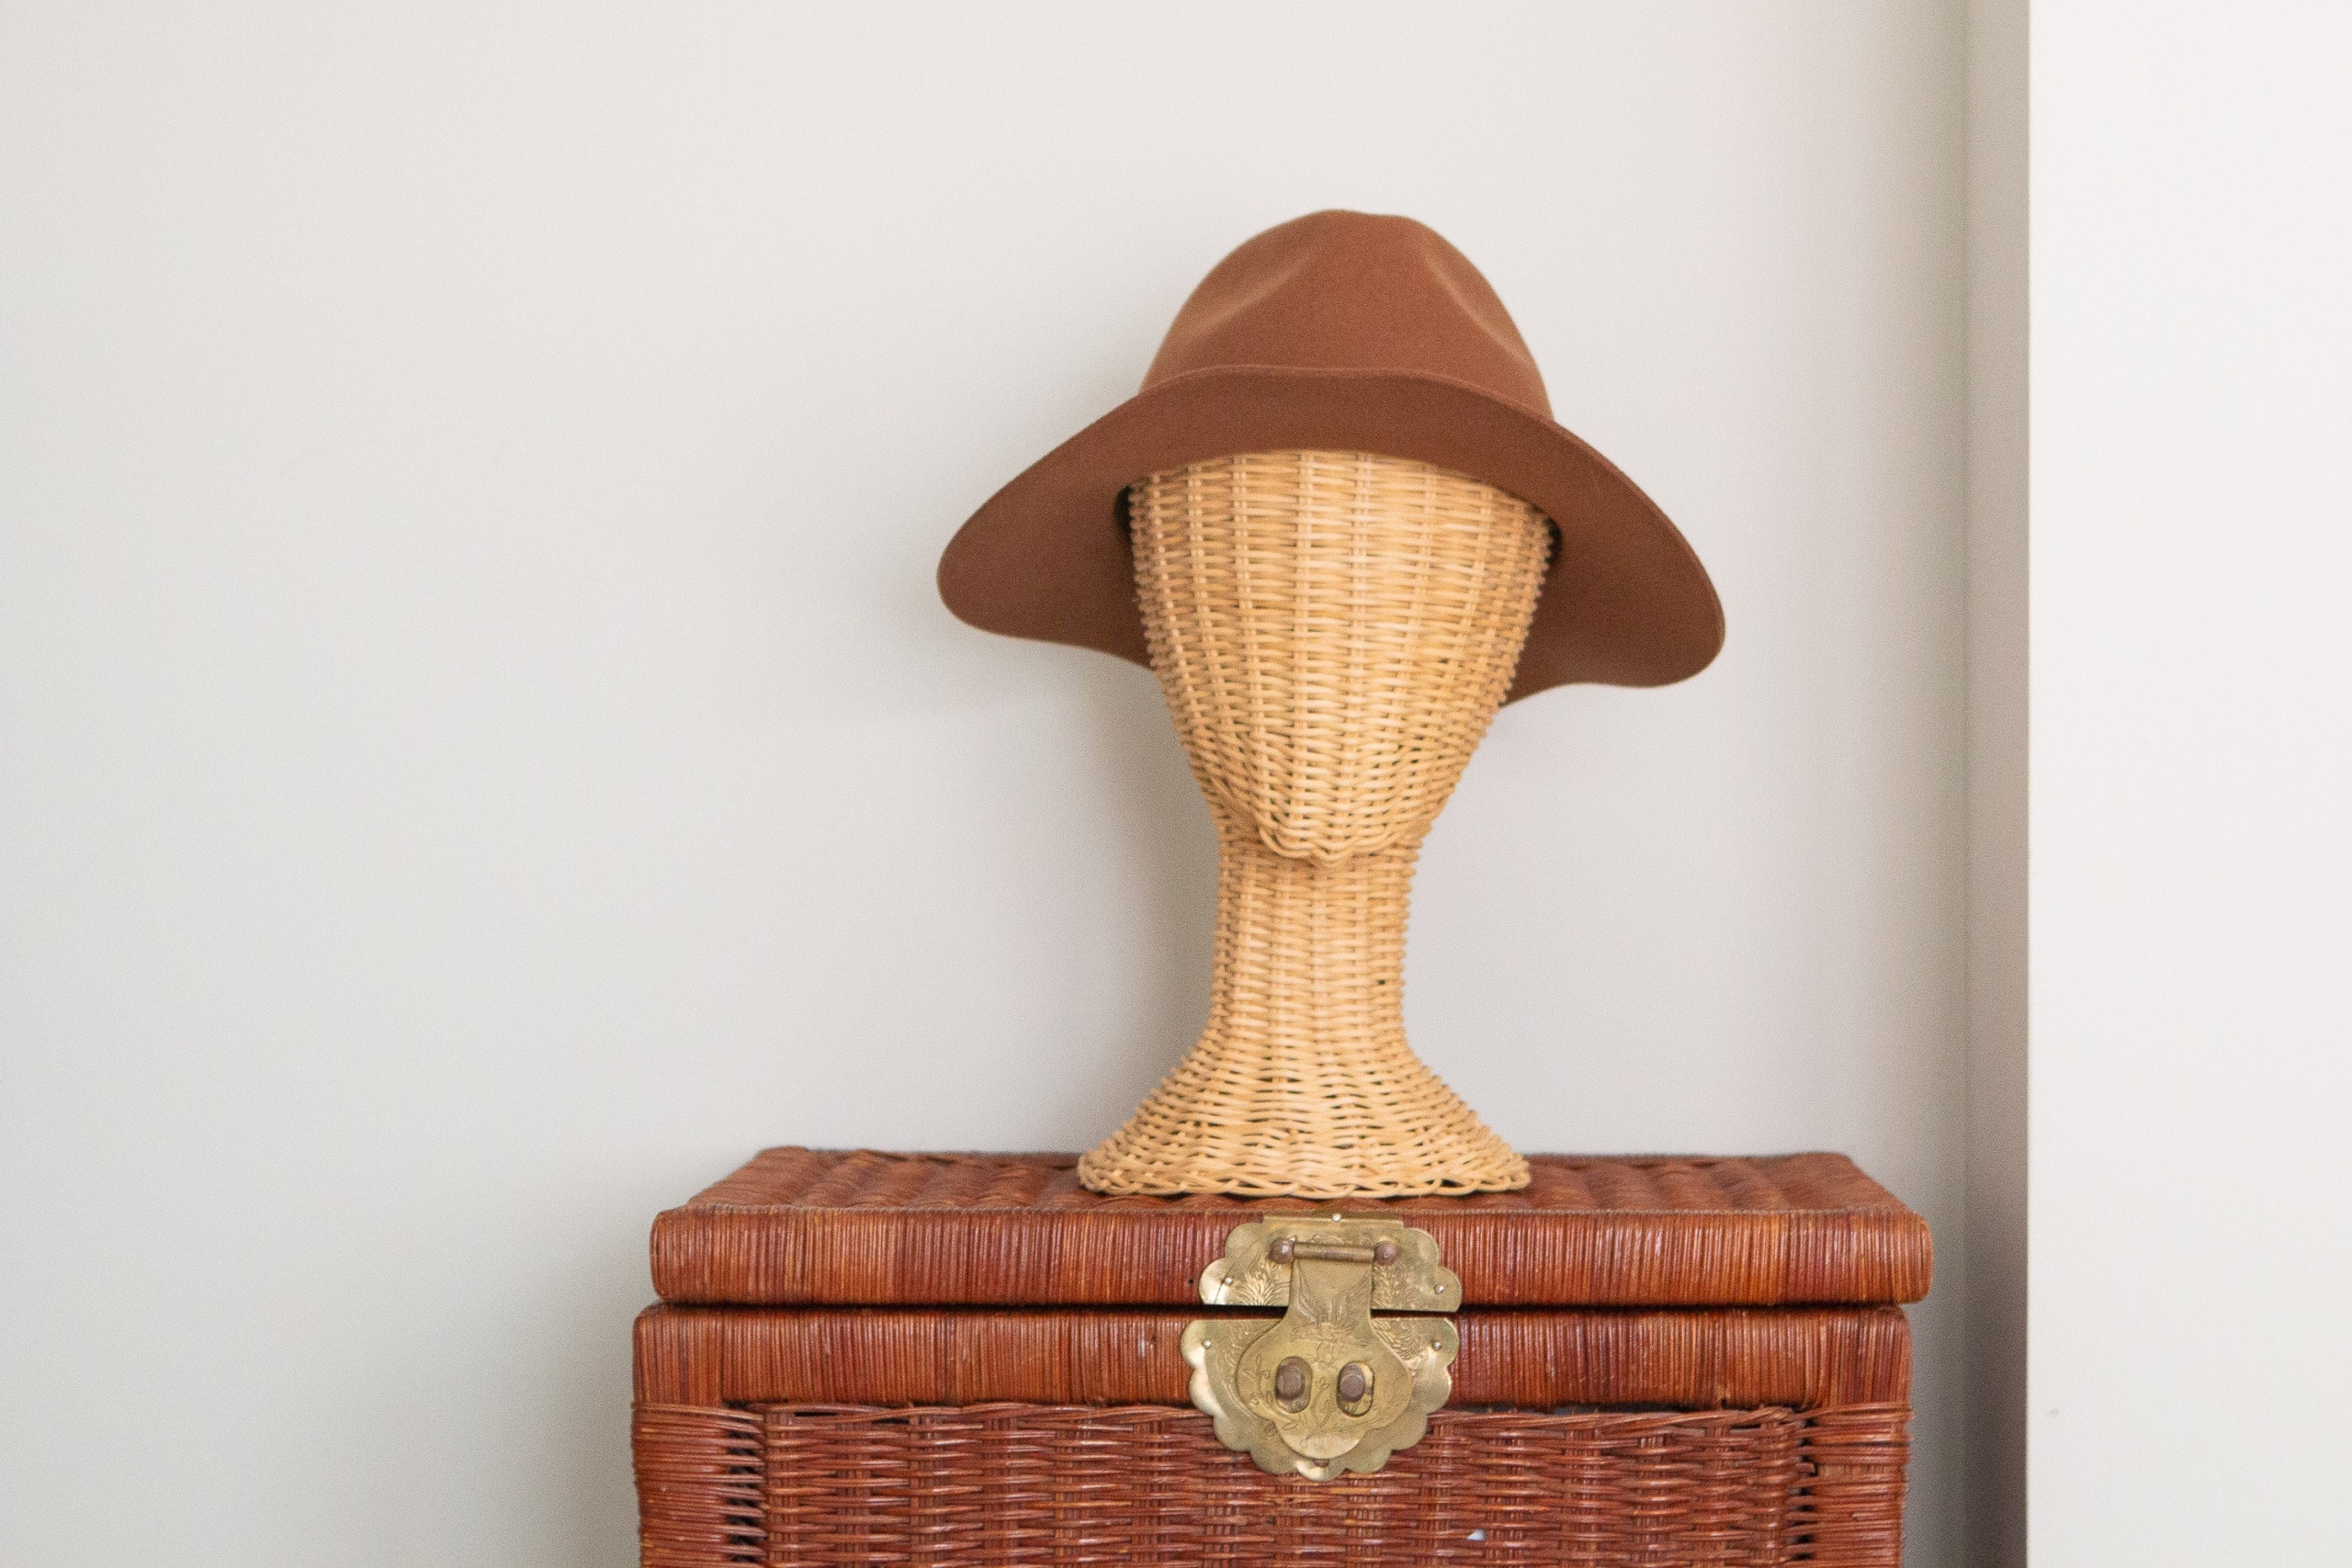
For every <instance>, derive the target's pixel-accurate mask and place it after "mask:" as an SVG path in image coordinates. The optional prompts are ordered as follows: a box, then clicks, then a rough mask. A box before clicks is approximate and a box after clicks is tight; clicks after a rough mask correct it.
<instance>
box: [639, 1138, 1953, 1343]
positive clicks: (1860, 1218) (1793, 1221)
mask: <svg viewBox="0 0 2352 1568" xmlns="http://www.w3.org/2000/svg"><path fill="white" fill-rule="evenodd" d="M1076 1163H1077V1161H1076V1156H1072V1155H1058V1154H877V1153H875V1152H872V1151H870V1150H864V1149H859V1150H854V1151H851V1150H833V1149H802V1148H779V1149H769V1150H767V1151H765V1152H764V1153H763V1154H761V1155H759V1156H757V1157H755V1158H754V1159H752V1162H751V1163H750V1164H749V1165H746V1166H745V1167H743V1168H742V1169H741V1170H739V1171H737V1172H736V1173H735V1174H734V1175H732V1176H730V1177H729V1178H727V1179H725V1180H724V1181H721V1182H719V1183H718V1185H717V1186H715V1187H711V1188H709V1189H707V1190H705V1191H703V1192H701V1193H699V1194H697V1195H696V1196H695V1198H693V1199H692V1200H690V1201H688V1202H687V1203H686V1204H685V1205H684V1207H683V1208H677V1209H672V1210H669V1211H668V1212H667V1213H663V1214H662V1216H661V1217H660V1218H659V1219H657V1220H655V1221H654V1224H653V1283H654V1288H655V1290H656V1291H658V1292H660V1294H661V1297H662V1300H663V1301H666V1302H677V1303H699V1304H707V1305H739V1306H786V1305H815V1304H832V1305H844V1306H849V1305H865V1306H886V1305H907V1306H953V1305H974V1306H978V1305H992V1306H1014V1305H1032V1306H1052V1305H1069V1306H1081V1305H1083V1306H1113V1305H1127V1306H1191V1305H1194V1304H1196V1303H1198V1302H1199V1301H1200V1299H1201V1297H1200V1279H1201V1270H1202V1269H1204V1268H1205V1267H1206V1266H1207V1265H1208V1264H1209V1263H1211V1262H1212V1261H1214V1260H1215V1259H1216V1258H1220V1257H1222V1256H1224V1253H1225V1247H1226V1238H1227V1235H1230V1234H1231V1233H1232V1232H1233V1230H1234V1229H1235V1227H1237V1226H1238V1225H1242V1224H1250V1223H1251V1222H1252V1221H1258V1220H1264V1219H1267V1218H1270V1217H1272V1216H1274V1215H1280V1214H1300V1213H1331V1212H1333V1211H1334V1210H1340V1211H1344V1212H1346V1213H1362V1214H1367V1215H1374V1214H1376V1215H1379V1216H1381V1217H1383V1218H1396V1219H1400V1220H1403V1221H1404V1222H1405V1223H1406V1224H1410V1225H1412V1226H1414V1227H1415V1228H1417V1229H1419V1230H1422V1231H1426V1232H1428V1233H1429V1235H1430V1236H1431V1237H1432V1238H1433V1239H1434V1240H1435V1241H1436V1243H1437V1245H1438V1248H1439V1250H1440V1252H1441V1253H1442V1256H1443V1259H1444V1264H1445V1267H1446V1268H1448V1269H1452V1270H1453V1272H1454V1274H1456V1275H1457V1276H1459V1278H1460V1280H1461V1286H1462V1296H1463V1300H1464V1303H1466V1304H1467V1305H1468V1306H1469V1307H1470V1308H1471V1309H1472V1310H1476V1309H1477V1308H1481V1307H1494V1306H1557V1307H1566V1306H1778V1305H1793V1304H1798V1303H1810V1304H1826V1303H1886V1302H1912V1301H1917V1300H1918V1299H1919V1298H1920V1297H1922V1296H1924V1295H1926V1294H1927V1292H1928V1273H1929V1262H1930V1254H1929V1245H1928V1224H1927V1222H1926V1221H1925V1220H1923V1219H1921V1218H1920V1217H1919V1216H1918V1215H1917V1214H1915V1213H1912V1212H1911V1211H1910V1210H1909V1209H1906V1208H1905V1207H1904V1206H1903V1204H1902V1202H1901V1201H1899V1200H1897V1199H1896V1198H1895V1197H1894V1194H1893V1193H1891V1192H1889V1191H1887V1190H1886V1189H1884V1188H1883V1187H1881V1186H1880V1185H1879V1184H1878V1183H1877V1182H1875V1181H1872V1180H1871V1179H1870V1178H1869V1177H1867V1176H1865V1175H1863V1174H1862V1173H1861V1171H1860V1170H1859V1169H1857V1168H1855V1166H1854V1163H1853V1162H1852V1161H1851V1160H1849V1159H1848V1158H1847V1157H1846V1156H1843V1155H1835V1154H1798V1155H1774V1156H1759V1157H1755V1158H1746V1159H1738V1158H1702V1157H1653V1156H1643V1157H1587V1156H1570V1155H1534V1156H1530V1158H1529V1161H1528V1163H1529V1165H1530V1167H1531V1168H1532V1177H1531V1179H1530V1180H1529V1182H1528V1184H1527V1186H1526V1187H1525V1188H1524V1189H1523V1190H1520V1191H1517V1192H1493V1193H1481V1194H1478V1195H1476V1196H1475V1197H1466V1198H1428V1197H1420V1198H1396V1199H1385V1200H1380V1199H1363V1200H1347V1201H1340V1202H1333V1201H1308V1200H1306V1199H1300V1198H1233V1197H1224V1196H1201V1197H1188V1198H1132V1197H1129V1198H1106V1197H1103V1195H1101V1194H1099V1193H1095V1192H1090V1191H1088V1190H1086V1189H1085V1188H1083V1187H1080V1185H1079V1183H1078V1175H1077V1171H1076Z"/></svg>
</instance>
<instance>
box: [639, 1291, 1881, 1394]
mask: <svg viewBox="0 0 2352 1568" xmlns="http://www.w3.org/2000/svg"><path fill="white" fill-rule="evenodd" d="M1226 1315H1228V1314H1224V1313H1214V1312H1212V1313H1204V1311H1203V1310H1202V1309H1201V1308H1198V1307H1195V1308H1193V1309H1192V1310H1191V1311H1190V1312H1178V1311H1094V1312H1086V1311H1070V1310H1058V1311H1057V1310H1039V1309H1028V1310H1007V1311H987V1310H979V1311H973V1310H960V1311H959V1310H947V1311H941V1310H935V1309H923V1308H910V1307H869V1308H838V1307H835V1308H826V1307H818V1308H809V1309H804V1310H798V1311H793V1310H776V1309H773V1308H771V1309H766V1310H746V1309H742V1308H729V1307H672V1306H657V1307H653V1308H651V1309H650V1310H648V1311H647V1312H646V1313H644V1314H642V1315H641V1316H639V1319H638V1322H637V1358H636V1364H637V1398H638V1400H639V1402H641V1403H644V1404H836V1403H838V1404H986V1403H990V1402H994V1401H1001V1400H1017V1401H1022V1402H1025V1403H1030V1404H1185V1403H1187V1402H1188V1400H1189V1398H1190V1395H1189V1394H1188V1393H1187V1390H1186V1382H1185V1380H1186V1376H1187V1368H1186V1367H1185V1365H1184V1360H1183V1358H1182V1354H1181V1353H1180V1351H1179V1349H1178V1342H1179V1341H1180V1340H1181V1339H1182V1337H1183V1333H1184V1325H1186V1324H1187V1323H1188V1322H1191V1321H1192V1320H1193V1319H1194V1318H1198V1317H1202V1316H1212V1317H1222V1316H1226ZM1454 1322H1455V1326H1456V1328H1457V1329H1458V1330H1459V1332H1460V1334H1461V1338H1462V1348H1461V1353H1460V1354H1459V1356H1457V1357H1456V1359H1455V1360H1454V1363H1453V1403H1454V1404H1456V1405H1501V1404H1508V1405H1517V1406H1521V1407H1523V1408H1531V1409H1537V1410H1548V1409H1552V1408H1554V1407H1555V1406H1557V1405H1564V1404H1605V1405H1624V1404H1651V1405H1672V1406H1676V1407H1678V1408H1684V1409H1710V1408H1713V1407H1716V1406H1732V1405H1760V1404H1787V1405H1794V1406H1798V1407H1803V1408H1811V1407H1813V1406H1815V1405H1830V1404H1881V1403H1884V1402H1887V1401H1890V1400H1901V1399H1904V1398H1905V1397H1907V1396H1908V1394H1909V1393H1910V1387H1911V1330H1910V1325H1909V1324H1908V1323H1907V1322H1906V1321H1905V1318H1904V1315H1903V1311H1902V1309H1901V1308H1899V1307H1892V1306H1880V1307H1860V1308H1856V1307H1823V1308H1725V1309H1715V1310H1681V1311H1650V1312H1617V1311H1604V1312H1492V1311H1485V1310H1474V1311H1468V1312H1464V1313H1463V1314H1460V1315H1459V1316H1457V1317H1456V1318H1455V1320H1454Z"/></svg>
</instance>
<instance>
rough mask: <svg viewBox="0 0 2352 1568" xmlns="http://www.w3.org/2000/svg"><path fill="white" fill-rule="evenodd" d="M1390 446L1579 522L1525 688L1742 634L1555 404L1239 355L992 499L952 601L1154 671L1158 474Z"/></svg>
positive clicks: (976, 617) (1672, 531)
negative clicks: (1131, 525) (1151, 605)
mask: <svg viewBox="0 0 2352 1568" xmlns="http://www.w3.org/2000/svg"><path fill="white" fill-rule="evenodd" d="M1284 451H1340V452H1371V453H1376V454H1378V455H1380V456H1382V457H1407V458H1411V459H1414V460H1416V461H1419V462H1424V463H1429V464H1431V465H1434V466H1435V467H1437V468H1445V469H1449V470H1451V471H1453V472H1454V473H1458V474H1464V475H1467V476H1469V477H1470V478H1472V479H1482V480H1484V481H1485V482H1487V484H1491V485H1493V486H1495V487H1496V488H1497V489H1498V490H1503V491H1509V492H1510V493H1511V494H1512V495H1515V496H1518V497H1519V498H1520V499H1521V500H1522V501H1525V502H1528V503H1529V504H1530V505H1532V506H1534V507H1536V508H1537V509H1538V510H1540V511H1541V512H1543V513H1544V515H1546V516H1547V517H1549V518H1551V519H1552V522H1553V525H1555V527H1557V528H1558V530H1559V548H1558V551H1557V553H1556V554H1555V556H1554V558H1553V560H1552V568H1551V575H1550V576H1549V578H1547V579H1546V581H1545V582H1544V593H1543V597H1542V598H1541V599H1540V600H1539V601H1538V602H1537V604H1536V608H1535V620H1534V624H1533V625H1532V626H1531V627H1530V628H1529V631H1528V637H1527V646H1526V648H1525V649H1524V651H1522V652H1521V655H1520V660H1519V670H1518V673H1517V676H1516V678H1515V679H1514V680H1513V681H1512V682H1511V688H1510V696H1509V697H1508V698H1506V699H1505V700H1506V701H1517V700H1518V699H1519V698H1521V697H1525V696H1531V695H1532V694H1535V693H1537V692H1541V691H1544V690H1545V689H1547V688H1549V687H1552V686H1558V685H1565V684H1567V683H1568V682H1579V681H1584V682H1605V683H1607V684H1610V685H1617V686H1662V685H1665V684H1667V683H1668V682H1674V681H1679V680H1683V679H1685V678H1686V677H1688V676H1691V675H1695V674H1697V673H1698V672H1699V671H1702V670H1703V669H1705V668H1706V667H1707V665H1708V663H1709V662H1710V661H1711V660H1713V658H1714V657H1715V653H1716V651H1717V650H1718V649H1721V648H1722V647H1723V641H1724V617H1723V606H1722V604H1720V602H1718V601H1717V599H1716V597H1715V590H1714V585H1713V583H1712V582H1710V581H1708V579H1707V572H1706V569H1705V568H1704V567H1702V566H1701V565H1700V564H1699V558H1698V556H1697V555H1696V554H1695V553H1694V552H1693V551H1692V550H1691V547H1690V545H1689V544H1688V543H1686V542H1685V541H1684V539H1683V537H1682V535H1681V534H1680V532H1679V531H1678V530H1677V529H1676V528H1675V526H1674V525H1673V524H1672V523H1670V522H1668V520H1667V516H1666V513H1663V512H1661V511H1659V510H1658V508H1657V503H1656V502H1652V501H1651V500H1650V498H1649V497H1648V496H1646V495H1644V494H1643V493H1642V491H1641V489H1640V487H1639V486H1637V485H1635V484H1634V481H1633V480H1631V479H1627V478H1626V477H1625V476H1624V475H1623V474H1622V473H1620V472H1619V471H1618V470H1617V468H1616V466H1615V465H1614V464H1612V463H1611V462H1610V461H1609V459H1608V458H1606V457H1602V456H1601V455H1600V453H1598V452H1596V451H1594V450H1593V449H1592V448H1591V447H1590V446H1587V445H1585V443H1584V442H1583V441H1581V440H1579V439H1578V438H1577V436H1576V435H1575V434H1573V433H1571V432H1570V431H1568V430H1566V429H1564V428H1563V427H1562V426H1560V425H1558V424H1555V423H1553V422H1552V421H1551V420H1549V419H1546V418H1544V416H1543V415H1542V414H1540V413H1536V412H1533V411H1532V410H1529V409H1524V408H1521V407H1520V406H1518V405H1517V404H1515V403H1510V402H1507V401H1505V400H1502V399H1499V398H1497V397H1495V396H1493V395H1492V394H1490V393H1487V392H1483V391H1480V390H1479V389H1476V388H1475V387H1471V386H1467V385H1464V384H1463V383H1461V382H1458V381H1453V380H1449V379H1447V378H1443V377H1438V376H1428V375H1419V374H1415V373H1413V372H1409V371H1362V370H1302V369H1291V368H1287V367H1264V366H1238V367H1216V368H1214V369H1207V370H1198V371H1193V372H1192V373H1190V374H1188V375H1183V376H1178V377H1172V378H1170V379H1168V380H1166V381H1162V382H1160V383H1159V384H1158V385H1156V386H1153V387H1150V388H1148V389H1145V390H1144V391H1142V392H1139V393H1137V394H1136V396H1135V397H1133V398H1130V399H1129V400H1127V401H1125V402H1124V403H1122V404H1120V405H1119V406H1118V407H1117V408H1115V409H1114V410H1112V411H1111V412H1109V413H1107V414H1104V415H1103V417H1102V418H1101V419H1098V420H1096V421H1095V422H1094V423H1092V424H1090V425H1088V426H1087V427H1086V428H1085V429H1084V430H1081V431H1080V432H1079V433H1078V434H1076V435H1073V436H1071V437H1070V438H1069V440H1068V441H1065V442H1063V443H1062V444H1061V445H1060V446H1057V447H1055V448H1054V449H1053V450H1052V451H1051V452H1049V453H1047V454H1046V456H1045V457H1041V458H1039V459H1038V460H1037V461H1036V462H1035V463H1034V464H1032V465H1031V466H1030V467H1029V468H1027V469H1026V470H1025V471H1023V473H1022V474H1021V475H1020V476H1019V477H1018V478H1016V479H1013V480H1012V483H1010V484H1008V485H1006V486H1005V487H1004V488H1003V489H1002V490H1000V491H997V492H996V494H995V495H993V496H991V497H989V501H988V502H987V504H986V505H984V506H982V507H981V508H980V509H979V510H978V512H976V513H973V514H972V516H971V519H970V520H969V521H968V522H967V523H966V524H965V525H964V526H963V527H962V528H961V529H960V530H958V531H957V533H956V537H955V538H954V539H953V540H952V541H950V542H949V544H948V546H947V549H946V551H945V553H944V554H943V555H942V556H941V557H940V559H939V595H940V597H941V598H942V599H943V600H944V601H945V602H946V604H947V607H948V608H949V609H950V610H952V611H954V612H955V613H956V615H957V616H959V617H960V618H962V619H963V620H966V621H968V622H969V623H971V624H972V625H973V626H979V627H981V628H982V629H984V630H987V631H992V632H1001V633H1004V634H1005V635H1007V636H1010V637H1035V638H1038V639H1040V640H1043V641H1046V642H1061V643H1069V644H1072V645H1074V646H1076V647H1080V648H1092V649H1100V650H1102V651H1103V652H1104V653H1110V654H1115V655H1117V656H1118V657H1120V658H1122V659H1128V660H1134V661H1135V662H1136V663H1137V664H1142V665H1145V666H1147V667H1148V666H1149V664H1150V661H1151V660H1150V656H1149V654H1148V652H1147V651H1146V649H1145V647H1144V636H1143V622H1142V618H1141V615H1140V614H1139V613H1138V612H1137V610H1136V595H1135V568H1134V563H1133V560H1132V558H1131V557H1130V555H1129V553H1128V547H1127V538H1126V531H1125V522H1124V508H1125V494H1126V490H1127V487H1128V486H1129V485H1131V484H1133V483H1134V482H1135V481H1136V480H1137V479H1141V478H1143V477H1144V476H1145V475H1147V474H1151V473H1158V472H1159V471H1161V470H1163V469H1167V468H1181V467H1182V466H1183V465H1185V464H1187V463H1197V462H1201V461H1203V460H1204V459H1207V458H1210V457H1228V456H1232V455H1235V454H1238V453H1243V452H1284Z"/></svg>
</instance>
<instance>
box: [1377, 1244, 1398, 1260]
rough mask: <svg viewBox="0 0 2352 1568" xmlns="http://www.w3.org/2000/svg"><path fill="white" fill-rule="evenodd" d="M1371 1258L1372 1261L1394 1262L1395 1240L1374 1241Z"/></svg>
mask: <svg viewBox="0 0 2352 1568" xmlns="http://www.w3.org/2000/svg"><path fill="white" fill-rule="evenodd" d="M1372 1260H1373V1261H1374V1263H1381V1264H1387V1263H1394V1262H1396V1261H1397V1244H1396V1243H1395V1242H1393V1241H1383V1242H1375V1243H1374V1244H1373V1248H1372Z"/></svg>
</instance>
